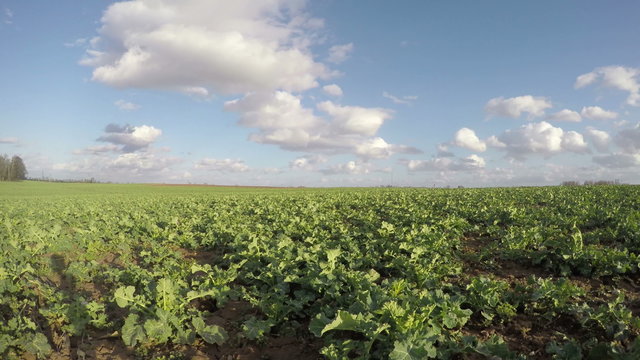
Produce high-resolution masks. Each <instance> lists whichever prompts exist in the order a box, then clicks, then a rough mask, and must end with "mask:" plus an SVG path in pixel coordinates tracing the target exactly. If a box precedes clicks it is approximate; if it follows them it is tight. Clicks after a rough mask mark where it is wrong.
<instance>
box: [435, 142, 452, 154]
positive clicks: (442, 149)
mask: <svg viewBox="0 0 640 360" xmlns="http://www.w3.org/2000/svg"><path fill="white" fill-rule="evenodd" d="M436 150H437V151H438V152H437V155H436V157H453V156H455V155H454V154H453V153H452V152H451V151H449V147H448V146H447V144H438V145H437V146H436Z"/></svg>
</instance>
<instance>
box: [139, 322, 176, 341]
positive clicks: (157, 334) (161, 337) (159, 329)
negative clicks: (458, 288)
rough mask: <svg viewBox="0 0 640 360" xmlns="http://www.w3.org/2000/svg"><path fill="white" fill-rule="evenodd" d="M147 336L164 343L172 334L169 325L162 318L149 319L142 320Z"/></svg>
mask: <svg viewBox="0 0 640 360" xmlns="http://www.w3.org/2000/svg"><path fill="white" fill-rule="evenodd" d="M144 330H145V332H146V333H147V336H148V337H150V338H151V339H153V340H155V341H156V342H158V343H160V344H164V343H166V342H167V340H169V338H170V337H171V335H172V333H173V332H172V331H171V325H170V324H169V323H166V322H164V321H162V320H157V319H149V320H147V321H145V322H144Z"/></svg>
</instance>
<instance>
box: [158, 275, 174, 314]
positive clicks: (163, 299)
mask: <svg viewBox="0 0 640 360" xmlns="http://www.w3.org/2000/svg"><path fill="white" fill-rule="evenodd" d="M156 290H157V291H158V299H157V300H158V303H159V305H160V307H162V309H164V310H171V309H173V308H174V306H175V303H176V290H177V289H176V285H175V284H174V282H173V281H172V280H171V279H167V278H162V279H160V281H158V287H157V288H156Z"/></svg>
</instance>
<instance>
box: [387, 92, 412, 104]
mask: <svg viewBox="0 0 640 360" xmlns="http://www.w3.org/2000/svg"><path fill="white" fill-rule="evenodd" d="M382 96H383V97H385V98H387V99H389V100H391V101H393V102H394V103H396V104H403V105H409V104H411V102H412V101H414V100H417V99H418V97H417V96H415V95H406V96H403V97H397V96H395V95H392V94H389V93H388V92H386V91H384V92H383V93H382Z"/></svg>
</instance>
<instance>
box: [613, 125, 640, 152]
mask: <svg viewBox="0 0 640 360" xmlns="http://www.w3.org/2000/svg"><path fill="white" fill-rule="evenodd" d="M614 141H615V143H616V145H618V146H619V147H620V148H621V149H622V151H623V152H624V153H626V154H634V155H638V154H640V123H639V124H638V125H636V126H635V127H634V128H631V129H624V130H620V131H619V132H618V134H617V135H616V136H615V139H614Z"/></svg>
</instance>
